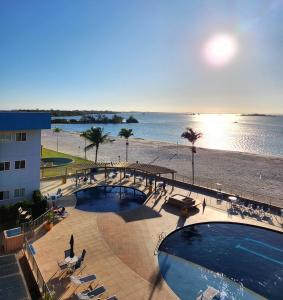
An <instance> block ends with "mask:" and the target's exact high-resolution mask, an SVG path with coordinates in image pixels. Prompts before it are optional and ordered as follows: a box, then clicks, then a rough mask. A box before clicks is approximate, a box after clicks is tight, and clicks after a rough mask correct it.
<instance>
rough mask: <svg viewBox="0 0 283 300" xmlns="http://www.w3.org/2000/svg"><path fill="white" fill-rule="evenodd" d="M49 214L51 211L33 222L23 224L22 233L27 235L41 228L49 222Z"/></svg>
mask: <svg viewBox="0 0 283 300" xmlns="http://www.w3.org/2000/svg"><path fill="white" fill-rule="evenodd" d="M49 212H50V209H49V210H47V211H46V212H45V213H43V214H42V215H40V216H39V217H38V218H36V219H34V220H32V221H29V222H25V223H21V224H20V226H21V229H22V232H25V233H26V232H29V231H30V230H34V229H36V228H37V227H39V226H40V225H42V224H43V223H44V222H45V221H46V220H47V215H48V213H49Z"/></svg>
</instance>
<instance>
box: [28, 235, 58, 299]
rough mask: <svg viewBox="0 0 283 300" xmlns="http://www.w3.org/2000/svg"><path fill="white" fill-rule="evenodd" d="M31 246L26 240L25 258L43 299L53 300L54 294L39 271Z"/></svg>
mask: <svg viewBox="0 0 283 300" xmlns="http://www.w3.org/2000/svg"><path fill="white" fill-rule="evenodd" d="M30 246H31V244H29V242H28V240H27V239H26V238H25V242H24V244H23V251H24V254H25V257H26V258H27V261H28V263H29V266H30V268H31V270H32V273H33V275H34V278H35V281H36V283H37V285H38V287H39V290H40V293H41V295H42V296H43V297H47V298H48V299H53V297H54V292H52V291H51V290H50V289H49V287H48V285H47V283H46V282H45V280H44V278H43V276H42V274H41V272H40V270H39V267H38V265H37V262H36V260H35V258H34V255H33V253H32V251H31V248H30Z"/></svg>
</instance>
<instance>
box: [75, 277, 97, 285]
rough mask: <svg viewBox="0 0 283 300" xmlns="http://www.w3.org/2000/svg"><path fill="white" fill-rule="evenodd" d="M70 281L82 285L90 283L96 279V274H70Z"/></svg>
mask: <svg viewBox="0 0 283 300" xmlns="http://www.w3.org/2000/svg"><path fill="white" fill-rule="evenodd" d="M70 279H71V282H72V283H73V284H75V285H78V286H80V285H84V284H91V283H92V282H93V281H94V280H96V276H95V275H94V274H91V275H82V276H75V275H72V276H70Z"/></svg>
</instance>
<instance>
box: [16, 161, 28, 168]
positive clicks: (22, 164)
mask: <svg viewBox="0 0 283 300" xmlns="http://www.w3.org/2000/svg"><path fill="white" fill-rule="evenodd" d="M25 167H26V161H25V160H16V161H15V169H24V168H25Z"/></svg>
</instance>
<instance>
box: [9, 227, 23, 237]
mask: <svg viewBox="0 0 283 300" xmlns="http://www.w3.org/2000/svg"><path fill="white" fill-rule="evenodd" d="M19 234H21V227H16V228H12V229H8V230H6V235H7V237H12V236H16V235H19Z"/></svg>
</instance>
